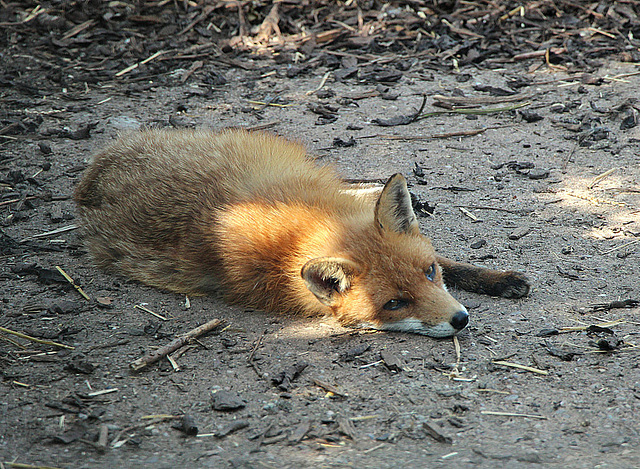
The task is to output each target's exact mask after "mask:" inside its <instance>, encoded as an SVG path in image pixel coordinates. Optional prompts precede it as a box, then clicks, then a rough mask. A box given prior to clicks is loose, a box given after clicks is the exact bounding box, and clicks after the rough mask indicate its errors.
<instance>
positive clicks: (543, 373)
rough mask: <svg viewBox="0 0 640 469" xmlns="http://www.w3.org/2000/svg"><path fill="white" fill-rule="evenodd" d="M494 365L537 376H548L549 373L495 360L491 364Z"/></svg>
mask: <svg viewBox="0 0 640 469" xmlns="http://www.w3.org/2000/svg"><path fill="white" fill-rule="evenodd" d="M492 363H493V364H494V365H502V366H510V367H511V368H518V369H519V370H525V371H530V372H531V373H538V374H539V375H548V374H549V372H548V371H545V370H539V369H538V368H533V367H531V366H526V365H520V364H518V363H511V362H505V361H503V360H496V361H494V362H492Z"/></svg>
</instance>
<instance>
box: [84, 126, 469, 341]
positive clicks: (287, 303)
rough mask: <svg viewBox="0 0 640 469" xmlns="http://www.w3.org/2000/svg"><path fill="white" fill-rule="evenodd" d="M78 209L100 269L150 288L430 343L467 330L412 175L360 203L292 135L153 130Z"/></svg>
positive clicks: (98, 160)
mask: <svg viewBox="0 0 640 469" xmlns="http://www.w3.org/2000/svg"><path fill="white" fill-rule="evenodd" d="M75 200H76V202H77V204H78V208H79V213H80V218H81V224H82V227H83V235H84V237H85V242H86V245H87V248H88V250H89V252H90V254H91V255H92V257H93V259H94V261H95V263H96V264H97V265H98V266H99V267H101V268H103V269H105V270H108V271H112V272H116V273H120V274H124V275H126V276H128V277H130V278H132V279H135V280H138V281H141V282H143V283H146V284H148V285H152V286H155V287H159V288H162V289H166V290H170V291H173V292H177V293H184V294H208V293H212V292H219V293H221V294H222V295H223V297H224V298H225V299H226V300H227V301H228V302H230V303H233V304H240V305H243V306H247V307H253V308H259V309H264V310H267V311H273V312H295V313H302V314H309V315H315V314H327V313H330V314H333V315H335V316H336V317H337V318H338V319H339V320H340V321H341V322H343V323H344V324H349V325H353V324H363V325H367V326H371V327H375V328H379V329H391V330H406V331H411V332H417V333H422V334H427V335H431V336H448V335H452V334H453V333H455V332H457V331H458V330H460V329H462V328H463V327H464V326H465V325H466V324H467V312H466V310H465V309H464V307H463V306H462V305H460V303H458V302H457V301H456V300H455V299H454V298H453V297H452V296H451V295H450V294H449V293H448V292H447V291H446V288H445V286H444V283H443V277H442V269H441V268H440V266H439V260H440V259H439V258H437V256H436V254H435V252H434V250H433V248H432V246H431V243H430V241H429V240H428V239H427V238H426V237H424V236H423V235H421V234H420V231H419V228H418V223H417V220H416V217H415V215H414V212H413V209H412V207H411V200H410V195H409V192H408V190H407V185H406V181H405V179H404V177H403V176H402V175H400V174H396V175H394V176H392V177H391V178H390V179H389V181H388V182H387V184H386V185H385V186H384V188H383V189H382V190H381V191H379V193H378V194H376V196H375V197H358V196H357V195H354V194H353V193H352V192H351V191H349V190H345V186H344V184H343V183H342V181H341V179H340V178H339V177H338V175H337V174H336V173H335V172H334V171H333V170H332V169H330V168H328V167H320V166H318V165H317V164H316V163H315V162H314V161H313V160H312V159H311V158H309V157H308V156H307V154H306V152H305V150H304V148H303V147H301V146H300V145H298V144H296V143H293V142H290V141H287V140H285V139H282V138H280V137H276V136H273V135H270V134H265V133H250V132H246V131H240V130H228V131H224V132H222V133H213V132H207V131H195V130H173V131H165V130H146V131H141V132H135V133H131V134H129V135H126V136H124V137H121V138H120V139H118V140H117V141H116V142H115V143H114V144H113V145H111V146H110V147H108V148H106V149H105V150H103V151H102V152H100V153H98V154H97V155H95V156H94V158H93V160H92V162H91V164H90V166H89V168H88V169H87V171H86V172H85V174H84V176H83V178H82V180H81V181H80V183H79V184H78V186H77V189H76V192H75Z"/></svg>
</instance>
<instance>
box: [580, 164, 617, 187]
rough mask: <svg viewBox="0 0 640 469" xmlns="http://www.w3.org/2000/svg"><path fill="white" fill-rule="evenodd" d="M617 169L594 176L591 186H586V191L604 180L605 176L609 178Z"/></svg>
mask: <svg viewBox="0 0 640 469" xmlns="http://www.w3.org/2000/svg"><path fill="white" fill-rule="evenodd" d="M617 169H618V168H611V169H610V170H608V171H605V172H604V173H602V174H599V175H598V176H596V177H595V178H593V181H591V184H589V185H588V186H587V188H588V189H593V187H594V186H595V185H596V184H598V183H599V182H600V181H602V180H603V179H604V178H606V177H607V176H609V175H610V174H611V173H613V172H614V171H615V170H617Z"/></svg>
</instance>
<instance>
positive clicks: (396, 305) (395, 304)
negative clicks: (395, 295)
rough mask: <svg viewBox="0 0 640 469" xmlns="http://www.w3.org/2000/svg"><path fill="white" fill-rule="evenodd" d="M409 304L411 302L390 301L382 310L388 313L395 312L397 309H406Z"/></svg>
mask: <svg viewBox="0 0 640 469" xmlns="http://www.w3.org/2000/svg"><path fill="white" fill-rule="evenodd" d="M408 304H409V302H408V301H406V300H389V301H387V303H386V304H385V305H384V306H383V307H382V308H383V309H386V310H387V311H395V310H396V309H400V308H404V307H405V306H407V305H408Z"/></svg>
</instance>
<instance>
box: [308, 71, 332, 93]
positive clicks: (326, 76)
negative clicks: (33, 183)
mask: <svg viewBox="0 0 640 469" xmlns="http://www.w3.org/2000/svg"><path fill="white" fill-rule="evenodd" d="M330 76H331V72H327V73H325V74H324V76H323V77H322V80H320V84H319V85H318V87H317V88H316V89H313V90H309V91H307V92H306V93H305V94H306V95H307V96H309V95H312V94H313V93H315V92H317V91H320V90H321V89H322V88H323V87H324V84H325V83H326V82H327V80H328V79H329V77H330Z"/></svg>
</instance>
